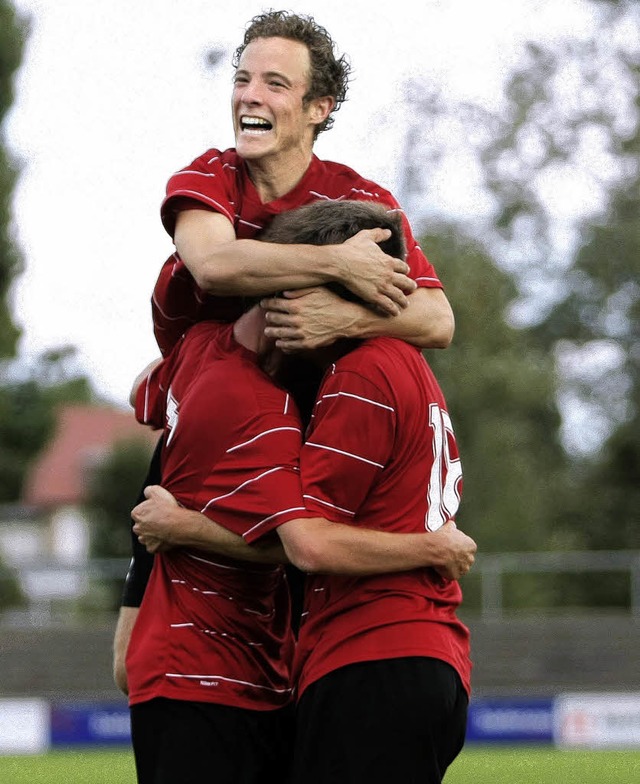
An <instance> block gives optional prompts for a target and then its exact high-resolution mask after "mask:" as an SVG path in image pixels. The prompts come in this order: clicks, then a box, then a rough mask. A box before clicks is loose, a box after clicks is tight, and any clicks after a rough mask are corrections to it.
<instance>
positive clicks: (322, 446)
mask: <svg viewBox="0 0 640 784" xmlns="http://www.w3.org/2000/svg"><path fill="white" fill-rule="evenodd" d="M305 446H313V447H315V448H316V449H326V450H327V451H328V452H335V453H336V454H338V455H344V456H345V457H352V458H353V459H354V460H359V461H360V462H361V463H368V464H369V465H372V466H376V468H384V463H376V462H375V461H373V460H368V459H367V458H366V457H362V456H361V455H354V454H353V453H352V452H343V451H342V449H334V447H331V446H327V445H326V444H316V443H315V442H313V441H307V442H306V444H305Z"/></svg>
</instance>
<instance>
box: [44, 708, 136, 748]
mask: <svg viewBox="0 0 640 784" xmlns="http://www.w3.org/2000/svg"><path fill="white" fill-rule="evenodd" d="M130 742H131V725H130V719H129V708H128V706H127V704H126V703H124V704H122V703H120V702H109V703H93V702H92V703H57V704H54V705H52V706H51V743H52V745H54V746H76V745H82V744H87V745H94V746H95V745H101V746H102V745H111V744H113V745H122V744H130Z"/></svg>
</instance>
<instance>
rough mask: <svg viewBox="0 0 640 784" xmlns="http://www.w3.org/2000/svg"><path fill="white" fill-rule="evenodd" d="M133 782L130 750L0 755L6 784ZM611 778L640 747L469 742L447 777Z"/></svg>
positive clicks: (554, 782)
mask: <svg viewBox="0 0 640 784" xmlns="http://www.w3.org/2000/svg"><path fill="white" fill-rule="evenodd" d="M135 780H136V777H135V771H134V765H133V757H132V755H131V752H129V751H121V750H119V751H85V750H80V751H54V752H51V753H49V754H44V755H37V756H26V757H1V756H0V782H2V784H135ZM609 782H612V784H637V783H638V782H640V751H591V752H589V751H559V750H555V749H552V748H549V747H544V748H519V749H515V748H500V749H487V748H484V747H482V748H481V747H478V746H468V747H467V748H466V749H465V750H464V751H463V752H462V754H461V755H460V757H459V758H458V759H457V760H456V761H455V762H454V763H453V765H452V766H451V768H450V769H449V772H448V773H447V776H446V778H445V784H609ZM176 784H179V783H178V782H177V783H176ZM390 784H396V782H390ZM397 784H401V782H397Z"/></svg>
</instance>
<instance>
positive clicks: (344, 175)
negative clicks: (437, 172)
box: [152, 149, 442, 355]
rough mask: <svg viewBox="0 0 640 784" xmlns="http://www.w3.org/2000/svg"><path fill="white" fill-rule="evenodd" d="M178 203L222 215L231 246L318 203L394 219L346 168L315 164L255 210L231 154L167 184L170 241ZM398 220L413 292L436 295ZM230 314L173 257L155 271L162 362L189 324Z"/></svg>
mask: <svg viewBox="0 0 640 784" xmlns="http://www.w3.org/2000/svg"><path fill="white" fill-rule="evenodd" d="M185 199H189V200H196V201H198V202H200V203H201V204H202V205H203V207H205V208H207V209H211V210H214V211H216V212H219V213H221V214H222V215H226V216H227V218H229V220H230V221H231V223H232V224H233V226H234V228H235V232H236V236H237V237H238V239H252V238H253V237H255V236H256V234H257V233H258V232H259V231H260V230H261V229H262V228H264V227H265V226H266V225H267V224H268V223H269V221H270V220H271V218H273V216H274V215H277V214H278V213H280V212H284V211H285V210H292V209H295V208H296V207H301V206H302V205H303V204H309V203H310V202H314V201H318V200H320V199H324V200H331V201H337V200H343V199H356V200H361V201H376V202H381V203H382V204H385V205H386V206H388V207H389V209H393V210H400V211H401V208H400V206H399V204H398V202H397V201H396V199H395V198H394V197H393V196H392V194H391V193H390V192H389V191H388V190H386V189H385V188H381V187H380V186H379V185H376V183H374V182H372V181H371V180H366V179H364V178H363V177H361V176H360V175H359V174H357V173H356V172H355V171H353V169H350V168H348V167H347V166H343V165H342V164H339V163H334V162H332V161H321V160H320V159H319V158H317V157H316V156H313V159H312V161H311V164H310V166H309V168H308V169H307V171H306V173H305V175H304V177H303V178H302V180H300V182H299V183H298V184H297V185H296V187H295V188H294V189H293V190H292V191H290V192H289V193H287V194H286V195H285V196H283V197H282V198H281V199H276V200H275V201H272V202H268V203H267V204H263V203H262V202H261V201H260V197H259V196H258V192H257V191H256V189H255V186H254V185H253V183H252V182H251V179H250V178H249V175H248V173H247V168H246V164H245V163H244V161H243V160H242V158H240V156H239V155H237V153H236V152H235V150H234V149H229V150H225V151H220V150H216V149H211V150H207V152H206V153H204V155H201V156H200V157H199V158H196V160H195V161H193V162H192V163H191V164H190V165H189V166H187V167H186V168H185V169H182V170H181V171H179V172H177V173H176V174H174V175H173V176H172V177H171V178H170V180H169V182H168V184H167V192H166V198H165V200H164V202H163V204H162V209H161V216H162V222H163V225H164V227H165V228H166V230H167V231H168V232H169V234H171V236H173V231H174V228H175V220H176V212H177V211H179V210H180V209H181V208H182V207H183V206H184V200H185ZM401 212H402V211H401ZM402 220H403V224H404V230H405V240H406V245H407V259H406V261H407V263H408V264H409V267H410V268H411V272H410V275H411V277H412V278H414V279H415V281H416V282H417V283H418V285H419V286H425V287H431V288H442V284H441V283H440V280H439V279H438V276H437V275H436V272H435V270H434V268H433V266H432V265H431V264H430V263H429V262H428V261H427V259H426V257H425V255H424V254H423V252H422V250H421V249H420V247H419V246H418V244H417V242H416V240H415V238H414V236H413V234H412V232H411V228H410V226H409V222H408V221H407V219H406V216H405V215H404V213H402ZM238 308H239V304H238V298H235V297H212V296H209V295H207V294H205V293H204V292H202V290H201V289H199V288H198V286H197V285H196V283H195V281H194V280H193V277H192V276H191V274H190V273H189V271H188V270H187V269H186V267H185V266H184V264H183V263H182V261H181V260H180V258H179V257H178V255H177V254H174V255H173V256H171V257H170V258H169V259H168V260H167V261H166V262H165V264H164V266H163V267H162V269H161V271H160V275H159V277H158V280H157V283H156V286H155V289H154V293H153V298H152V315H153V324H154V333H155V336H156V340H157V342H158V345H159V347H160V350H161V351H162V353H163V355H166V354H167V353H168V352H169V351H170V350H171V348H172V347H173V346H174V345H175V343H176V341H177V340H178V339H179V338H180V336H181V335H182V334H183V333H184V332H185V330H186V329H187V328H188V327H189V326H190V325H191V324H194V323H195V322H197V321H202V320H205V319H218V320H222V321H230V320H233V319H235V318H237V316H238V315H239V309H238Z"/></svg>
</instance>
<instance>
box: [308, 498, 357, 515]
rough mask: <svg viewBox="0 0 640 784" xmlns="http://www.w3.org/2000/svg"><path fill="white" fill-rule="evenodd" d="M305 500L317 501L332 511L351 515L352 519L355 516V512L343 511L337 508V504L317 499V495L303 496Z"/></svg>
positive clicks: (339, 507)
mask: <svg viewBox="0 0 640 784" xmlns="http://www.w3.org/2000/svg"><path fill="white" fill-rule="evenodd" d="M302 497H303V498H309V499H310V500H311V501H316V503H318V504H322V505H323V506H328V507H329V508H330V509H335V510H336V511H338V512H344V514H348V515H351V516H352V517H353V516H355V512H352V511H351V510H350V509H343V508H342V507H341V506H336V505H335V504H331V503H329V501H325V500H324V499H323V498H316V496H315V495H308V494H306V493H305V495H303V496H302Z"/></svg>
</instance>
